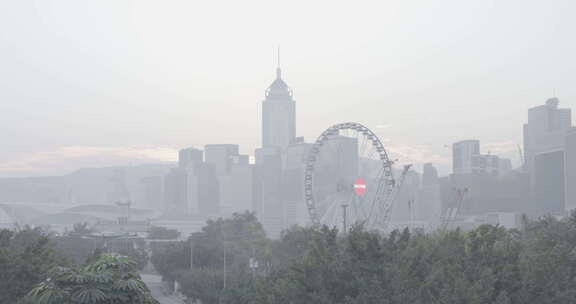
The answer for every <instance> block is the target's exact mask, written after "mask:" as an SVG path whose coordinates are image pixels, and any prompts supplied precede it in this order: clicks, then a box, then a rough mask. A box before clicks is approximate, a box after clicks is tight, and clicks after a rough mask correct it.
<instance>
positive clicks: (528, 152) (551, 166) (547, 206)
mask: <svg viewBox="0 0 576 304" xmlns="http://www.w3.org/2000/svg"><path fill="white" fill-rule="evenodd" d="M558 103H559V100H558V98H556V97H553V98H549V99H548V100H546V103H545V104H544V105H540V106H536V107H533V108H530V109H529V110H528V123H526V124H524V159H525V165H524V166H525V167H524V169H525V170H526V171H527V172H529V174H530V187H531V189H532V191H531V192H532V193H531V194H532V200H533V203H534V207H535V211H536V212H537V214H543V213H561V212H562V211H564V210H565V209H566V204H567V203H568V202H567V201H566V198H565V196H566V189H565V186H566V178H565V171H564V170H565V169H566V168H565V148H566V147H565V146H566V134H567V132H568V131H569V130H570V128H571V126H572V117H571V111H570V109H561V108H558Z"/></svg>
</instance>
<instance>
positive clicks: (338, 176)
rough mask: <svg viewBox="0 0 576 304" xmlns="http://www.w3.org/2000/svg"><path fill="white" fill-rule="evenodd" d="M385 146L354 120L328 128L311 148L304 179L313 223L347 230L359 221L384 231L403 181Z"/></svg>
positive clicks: (305, 193)
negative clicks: (395, 170) (348, 226)
mask: <svg viewBox="0 0 576 304" xmlns="http://www.w3.org/2000/svg"><path fill="white" fill-rule="evenodd" d="M392 165H393V161H392V160H390V158H389V156H388V154H387V152H386V150H385V149H384V145H383V144H382V142H381V141H380V140H379V139H378V136H376V134H374V132H372V131H371V130H370V129H368V128H367V127H365V126H363V125H361V124H359V123H354V122H348V123H340V124H336V125H333V126H332V127H330V128H328V129H327V130H325V131H324V132H322V134H321V135H320V136H319V137H318V139H317V140H316V142H315V143H314V145H313V146H312V147H311V149H310V151H309V154H308V160H307V163H306V169H305V176H304V198H305V201H306V206H307V208H308V213H309V216H310V220H311V222H312V224H314V225H327V226H329V227H334V226H336V227H342V226H343V227H344V230H347V225H349V224H354V223H361V224H363V225H364V226H365V227H366V228H367V229H376V230H385V229H386V228H387V224H388V221H389V218H390V213H391V208H392V203H393V201H394V197H395V195H396V193H397V191H398V189H399V187H400V185H401V182H402V181H403V180H404V177H405V175H406V172H407V171H408V169H409V168H410V166H405V167H404V171H403V174H402V177H401V178H400V180H399V181H400V183H397V181H396V180H395V179H394V176H393V171H392Z"/></svg>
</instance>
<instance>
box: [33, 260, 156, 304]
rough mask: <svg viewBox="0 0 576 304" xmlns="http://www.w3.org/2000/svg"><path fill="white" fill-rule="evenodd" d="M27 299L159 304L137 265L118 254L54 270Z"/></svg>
mask: <svg viewBox="0 0 576 304" xmlns="http://www.w3.org/2000/svg"><path fill="white" fill-rule="evenodd" d="M26 300H27V301H31V302H32V303H37V304H158V302H157V301H156V300H155V299H154V298H152V296H151V294H150V290H149V289H148V287H147V286H146V284H145V283H144V282H143V281H142V280H141V278H140V276H139V275H138V273H137V271H136V268H135V263H134V262H133V261H131V260H130V259H129V258H128V257H125V256H120V255H115V254H106V255H102V256H100V257H99V258H98V259H97V260H96V261H94V262H93V263H90V264H87V265H84V266H81V267H77V268H66V267H55V268H53V269H52V270H51V271H50V273H49V275H48V278H47V279H46V280H44V281H43V282H41V283H40V284H38V285H37V286H36V287H35V288H34V289H32V291H30V293H29V294H28V296H27V298H26Z"/></svg>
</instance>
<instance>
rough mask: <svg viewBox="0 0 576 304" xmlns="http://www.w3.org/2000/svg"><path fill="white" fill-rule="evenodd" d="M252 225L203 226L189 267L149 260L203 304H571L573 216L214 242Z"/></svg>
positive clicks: (247, 221)
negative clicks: (513, 224) (519, 223)
mask: <svg viewBox="0 0 576 304" xmlns="http://www.w3.org/2000/svg"><path fill="white" fill-rule="evenodd" d="M254 221H255V219H254V218H251V217H250V216H248V215H235V217H234V218H232V219H230V220H221V222H209V223H208V224H207V226H206V227H205V229H204V230H203V233H202V234H201V237H202V238H199V237H200V236H199V235H196V238H197V239H191V240H189V242H190V241H195V242H196V243H199V244H202V245H201V247H200V248H201V250H200V252H194V254H193V258H194V262H193V267H190V262H189V259H186V258H184V259H180V260H178V259H174V257H182V256H184V257H185V256H189V254H190V251H187V254H186V249H188V250H189V248H190V244H189V242H183V243H180V244H175V245H172V246H171V247H168V248H165V250H163V251H160V252H156V257H153V260H156V261H157V264H158V263H159V264H160V265H158V266H160V268H161V269H162V274H163V275H164V276H165V277H170V278H172V279H175V280H177V281H179V282H180V284H181V289H182V290H181V291H182V292H183V293H185V294H186V295H188V296H189V297H190V298H192V299H197V300H201V301H202V303H206V304H210V303H290V304H298V303H302V304H304V303H326V304H328V303H330V304H333V303H342V304H356V303H357V304H370V303H397V304H406V303H415V304H424V303H439V304H440V303H478V304H480V303H497V304H530V303H538V304H547V303H550V304H552V303H576V214H574V215H572V216H570V217H568V218H566V219H563V220H556V219H554V218H552V217H545V218H542V219H539V220H537V221H527V222H526V223H525V224H524V227H523V228H522V229H521V230H506V229H504V228H502V227H497V226H491V225H483V226H480V227H479V228H477V229H474V230H472V231H468V232H464V231H461V230H451V231H438V232H434V233H429V234H425V233H411V232H410V231H409V230H404V231H395V232H393V233H391V234H389V235H382V234H379V233H375V232H370V231H366V230H365V229H363V228H362V227H353V228H352V229H351V230H350V231H349V232H348V233H347V234H345V235H342V234H341V233H338V231H337V230H336V229H330V228H327V227H323V228H321V229H311V228H298V227H295V228H293V229H290V230H288V231H286V232H285V233H284V235H283V237H282V238H281V239H280V240H278V241H270V240H264V242H263V241H262V239H260V238H254V237H253V238H250V237H238V238H236V240H235V239H233V238H226V237H225V235H222V234H220V233H217V232H218V231H219V230H218V228H221V227H226V225H232V224H231V223H236V224H235V225H236V226H235V227H236V228H234V229H233V230H232V231H234V233H235V234H236V235H237V236H238V235H251V234H250V233H246V232H245V229H243V228H242V227H248V226H249V227H258V225H255V224H254ZM223 223H228V224H223ZM224 232H226V230H224ZM252 244H258V245H253V246H250V245H252ZM224 245H226V248H227V254H228V255H229V257H228V259H229V260H227V274H226V287H224V273H223V266H224V265H223V254H222V253H223V246H224ZM247 245H248V246H247ZM251 247H254V248H256V249H251ZM195 248H196V247H195ZM162 257H165V258H164V259H163V258H162ZM166 257H171V258H166ZM250 257H253V258H254V257H255V258H257V259H258V260H259V261H260V263H259V267H258V269H257V270H253V269H250V268H249V258H250ZM203 258H204V259H203ZM168 262H169V263H168ZM162 263H165V264H162ZM228 263H229V264H228ZM166 265H169V266H170V267H164V268H162V266H166Z"/></svg>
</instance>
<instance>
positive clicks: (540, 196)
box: [532, 150, 566, 215]
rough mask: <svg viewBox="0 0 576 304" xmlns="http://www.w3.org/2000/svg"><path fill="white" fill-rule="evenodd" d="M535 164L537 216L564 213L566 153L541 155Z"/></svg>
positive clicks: (533, 188) (534, 161) (534, 178)
mask: <svg viewBox="0 0 576 304" xmlns="http://www.w3.org/2000/svg"><path fill="white" fill-rule="evenodd" d="M533 163H534V164H533V174H532V176H533V178H532V192H533V202H534V204H535V211H536V214H537V215H542V214H548V213H552V214H562V213H564V211H565V203H566V201H565V194H566V193H565V191H566V190H565V178H564V170H565V167H564V151H563V150H558V151H552V152H546V153H539V154H537V155H536V156H535V157H534V159H533Z"/></svg>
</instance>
